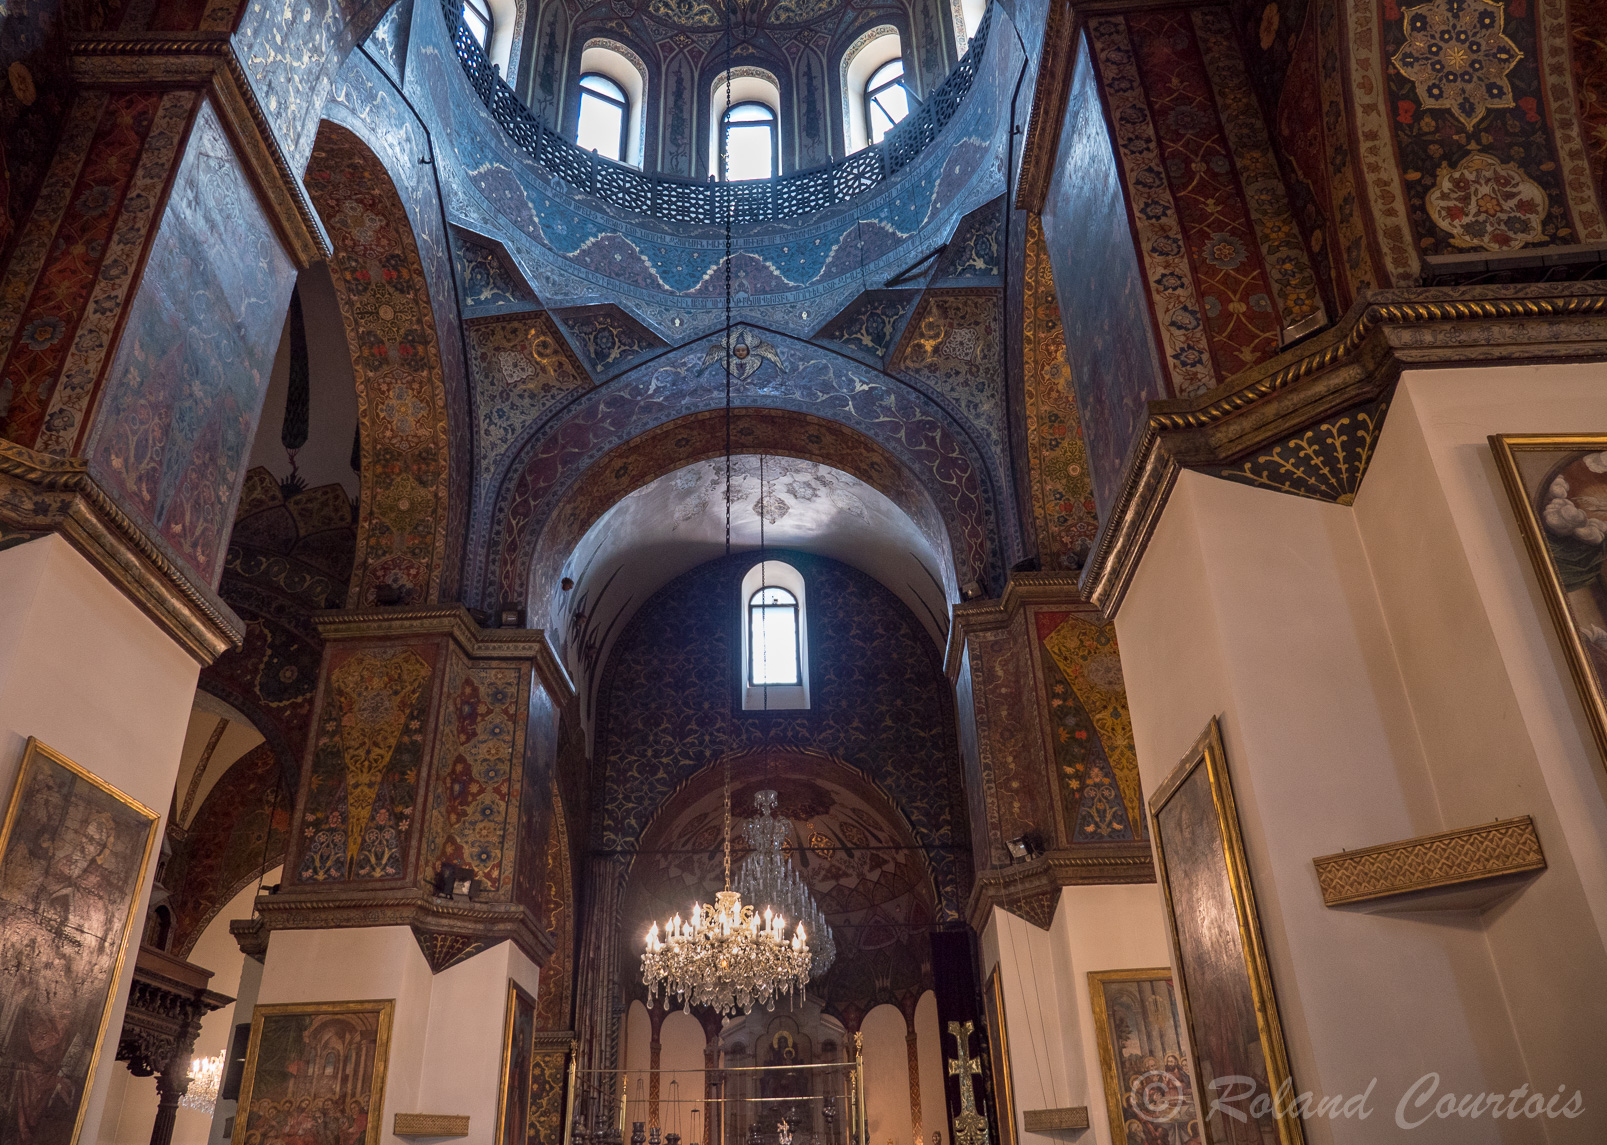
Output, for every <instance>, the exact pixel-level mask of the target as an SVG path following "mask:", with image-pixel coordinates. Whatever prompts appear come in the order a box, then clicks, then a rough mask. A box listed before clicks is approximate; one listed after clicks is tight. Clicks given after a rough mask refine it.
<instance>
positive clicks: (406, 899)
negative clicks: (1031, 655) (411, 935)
mask: <svg viewBox="0 0 1607 1145" xmlns="http://www.w3.org/2000/svg"><path fill="white" fill-rule="evenodd" d="M256 909H257V914H258V916H259V918H260V919H261V931H262V932H265V933H268V934H271V933H272V932H273V931H275V930H341V929H347V928H352V927H368V926H406V927H411V928H412V929H413V931H414V932H415V933H416V934H425V935H430V936H439V937H443V938H457V939H460V940H463V941H464V942H466V943H468V944H470V945H478V946H479V948H480V949H489V948H490V947H492V946H495V945H496V944H497V943H499V942H502V941H503V940H505V939H506V940H510V941H512V942H513V943H514V944H515V945H516V946H518V947H519V949H520V950H522V951H523V952H524V953H525V955H526V956H528V957H529V958H530V959H531V960H532V961H533V962H535V963H536V965H538V966H541V965H545V964H546V962H547V959H548V958H550V957H551V956H552V952H553V950H554V949H555V946H554V939H553V936H552V935H551V934H549V933H548V932H547V931H546V930H545V929H544V928H543V927H542V926H541V925H540V923H539V921H538V920H537V919H536V916H535V914H534V913H533V912H532V911H531V910H530V909H529V908H528V907H524V906H521V905H519V904H518V903H507V902H475V901H473V900H470V899H457V898H453V899H447V898H439V897H437V896H435V895H433V894H431V893H429V892H428V891H422V890H417V889H413V888H404V889H400V890H394V889H393V890H371V889H368V888H366V887H362V886H360V885H356V884H346V885H345V886H344V887H342V888H340V889H339V890H335V889H332V888H330V887H327V886H320V887H317V888H313V889H311V890H298V889H297V888H294V887H287V888H285V889H284V890H282V891H280V892H279V893H278V894H274V895H260V896H258V898H257V901H256ZM252 937H253V939H254V940H255V941H262V940H260V939H257V938H256V935H255V934H253V935H252ZM243 945H244V944H243V943H242V946H243Z"/></svg>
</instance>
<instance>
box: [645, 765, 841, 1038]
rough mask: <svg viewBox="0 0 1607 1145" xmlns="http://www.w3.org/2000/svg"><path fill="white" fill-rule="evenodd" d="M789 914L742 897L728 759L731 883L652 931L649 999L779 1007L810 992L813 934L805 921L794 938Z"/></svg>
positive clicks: (730, 1008) (724, 1007) (731, 1007)
mask: <svg viewBox="0 0 1607 1145" xmlns="http://www.w3.org/2000/svg"><path fill="white" fill-rule="evenodd" d="M786 927H787V922H786V918H785V916H783V915H781V914H778V913H777V912H776V911H774V910H773V909H772V908H771V907H768V906H767V907H765V908H764V914H763V916H762V917H761V916H760V915H759V913H758V912H757V911H756V910H755V909H754V908H753V907H751V906H744V905H743V903H742V895H741V893H740V892H738V891H734V890H732V889H731V763H730V759H729V757H728V758H727V760H726V765H725V889H724V890H723V891H721V892H719V893H718V894H717V895H715V896H714V905H713V906H712V907H711V906H709V905H708V904H706V903H699V904H697V905H695V906H694V907H693V908H692V917H691V918H690V919H683V918H681V916H680V915H676V916H675V917H674V918H672V919H670V920H669V922H667V923H665V924H664V935H663V937H660V935H659V926H658V923H656V922H655V923H654V924H653V928H652V929H651V930H649V931H648V932H647V939H646V945H647V949H646V950H645V951H643V953H642V984H643V985H644V986H646V987H647V1003H648V1005H649V1006H652V1005H653V1004H654V1003H655V1002H657V1000H658V992H659V990H661V989H662V990H663V991H664V996H665V999H666V1000H667V999H668V998H669V996H670V995H672V994H673V995H675V997H676V998H677V999H678V1000H680V1001H682V1002H685V1003H687V1004H688V1006H689V1007H690V1006H691V1005H692V1004H694V1003H695V1004H697V1005H699V1006H708V1007H710V1008H712V1009H713V1010H714V1011H715V1012H717V1013H720V1014H735V1013H736V1012H738V1011H739V1010H740V1011H742V1012H744V1013H745V1012H747V1011H749V1010H751V1009H753V1007H754V1005H755V1004H756V1003H761V1004H763V1005H764V1007H765V1008H766V1009H774V1008H775V1004H776V999H777V998H779V997H781V996H782V995H791V994H792V992H793V991H794V990H797V991H799V992H800V993H802V991H803V988H804V983H806V982H808V981H809V966H810V960H811V958H812V955H811V953H810V949H809V933H808V931H806V930H805V929H804V924H803V923H802V922H800V923H798V925H797V928H796V929H795V930H794V931H793V934H792V937H791V938H788V937H787V933H786Z"/></svg>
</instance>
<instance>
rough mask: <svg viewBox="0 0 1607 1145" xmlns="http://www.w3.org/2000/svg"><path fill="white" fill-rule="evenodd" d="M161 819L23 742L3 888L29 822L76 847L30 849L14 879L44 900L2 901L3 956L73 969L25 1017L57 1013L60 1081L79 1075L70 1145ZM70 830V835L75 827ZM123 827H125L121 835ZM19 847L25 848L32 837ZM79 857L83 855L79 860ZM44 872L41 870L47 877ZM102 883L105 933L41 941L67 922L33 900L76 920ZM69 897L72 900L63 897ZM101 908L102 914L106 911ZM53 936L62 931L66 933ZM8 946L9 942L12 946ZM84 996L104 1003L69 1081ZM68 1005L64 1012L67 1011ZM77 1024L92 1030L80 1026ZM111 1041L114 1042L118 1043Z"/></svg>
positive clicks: (38, 969)
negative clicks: (57, 944)
mask: <svg viewBox="0 0 1607 1145" xmlns="http://www.w3.org/2000/svg"><path fill="white" fill-rule="evenodd" d="M51 768H55V769H59V770H60V772H64V773H65V778H67V779H69V780H70V783H71V787H72V789H73V790H71V791H70V792H67V793H65V794H63V792H62V791H61V787H60V786H57V787H56V788H55V789H54V790H50V789H49V785H50V777H49V776H48V774H47V771H48V769H51ZM80 783H83V784H87V785H88V786H89V789H90V800H84V799H82V798H81V797H80V794H79V792H78V791H77V785H78V784H80ZM91 800H92V801H94V802H98V803H100V804H101V806H100V807H99V808H96V807H94V806H93V805H92V804H91V802H90V801H91ZM35 801H37V805H35ZM24 803H29V804H30V807H29V810H30V812H31V814H30V815H29V816H28V817H27V818H26V819H22V820H21V821H20V822H19V816H20V813H21V811H22V809H23V805H24ZM42 809H49V810H50V811H52V812H53V813H54V814H55V816H56V818H55V819H54V820H53V821H52V820H48V819H44V817H43V816H42V815H41V814H40V813H41V810H42ZM119 810H121V811H123V812H127V813H130V814H129V815H128V816H127V817H126V818H127V821H125V822H121V823H120V822H118V821H116V819H115V818H114V815H115V813H116V812H117V811H119ZM75 811H76V812H77V814H76V815H75V814H74V812H75ZM140 821H143V822H140ZM159 821H160V816H158V815H157V813H156V812H155V811H152V810H151V809H150V808H149V807H147V806H145V804H143V803H141V802H140V801H139V800H137V799H134V798H133V797H131V796H129V795H125V794H124V793H123V792H121V791H119V790H118V789H117V788H115V787H113V786H112V785H111V784H109V783H107V782H106V781H105V780H104V779H101V778H100V777H99V776H97V775H92V774H91V773H90V772H88V771H86V770H84V769H83V768H82V767H79V766H78V765H77V764H76V763H74V762H73V761H72V760H70V759H68V758H67V757H66V756H64V755H62V754H61V753H60V752H58V751H55V750H53V749H52V748H49V747H46V746H45V745H44V744H42V743H40V742H39V740H38V739H36V738H35V737H33V736H29V737H28V742H27V744H26V746H25V747H24V748H23V753H22V763H21V765H20V766H19V767H18V768H17V781H16V783H15V785H14V786H13V787H12V791H11V800H10V802H9V804H8V805H7V807H6V816H5V823H4V825H3V826H0V887H5V886H7V885H13V879H14V878H15V875H14V874H13V873H12V872H11V871H10V870H9V869H8V867H9V863H8V860H9V859H11V857H12V856H11V845H12V843H13V842H17V841H19V832H20V831H21V830H22V829H24V828H27V829H37V828H41V827H44V828H47V829H53V831H54V834H53V836H52V838H51V840H50V842H51V843H56V842H59V841H60V840H61V839H62V838H68V839H73V838H75V837H76V841H77V842H78V843H79V849H78V850H77V851H76V853H74V854H69V853H68V852H67V851H66V850H61V851H58V850H57V849H55V848H54V847H50V848H40V849H33V850H34V853H30V854H29V855H27V856H26V857H25V861H27V862H28V865H29V866H32V867H35V868H37V870H34V871H29V870H24V871H23V872H22V878H20V879H16V883H19V884H26V885H28V886H29V888H30V889H32V890H36V891H38V895H37V896H36V900H37V901H35V902H34V903H28V902H14V901H10V900H6V899H0V955H5V956H6V958H7V961H10V959H11V958H21V959H26V960H27V961H25V962H24V964H25V965H28V966H29V968H30V971H32V973H33V976H34V977H35V979H36V980H37V978H38V977H39V976H42V975H43V974H44V973H45V971H46V970H47V969H55V968H57V967H61V966H65V967H66V969H65V970H64V971H63V973H64V976H68V977H70V978H71V979H72V983H71V985H72V987H73V988H72V989H71V990H69V991H65V992H63V993H61V994H55V995H48V996H45V997H40V998H37V999H35V1000H34V1002H33V1003H32V1004H30V1001H29V999H28V998H26V997H25V998H24V999H23V1005H24V1009H23V1011H22V1012H21V1013H20V1014H19V1015H18V1018H19V1020H24V1021H25V1020H26V1019H27V1016H28V1013H29V1012H30V1010H31V1008H32V1005H37V1006H39V1007H41V1008H42V1012H41V1013H40V1015H39V1016H40V1017H42V1018H44V1019H46V1022H45V1025H47V1026H48V1025H50V1024H52V1020H54V1022H57V1023H60V1024H61V1025H62V1027H63V1029H62V1031H61V1032H60V1033H59V1034H58V1038H57V1040H58V1041H59V1042H60V1048H61V1051H62V1054H61V1059H60V1061H59V1063H58V1068H59V1069H60V1070H61V1072H62V1074H63V1075H64V1076H63V1080H77V1084H78V1086H79V1090H78V1095H77V1109H76V1110H75V1112H74V1114H73V1125H72V1133H71V1135H70V1136H69V1138H68V1140H69V1141H70V1142H72V1143H73V1145H76V1143H77V1141H78V1139H79V1137H80V1135H81V1134H82V1133H83V1129H84V1114H85V1112H86V1110H87V1109H88V1105H89V1095H90V1093H91V1092H93V1089H94V1084H95V1074H96V1071H97V1070H98V1069H99V1067H100V1058H101V1053H102V1051H103V1050H104V1049H105V1048H106V1031H107V1026H108V1025H109V1024H110V1022H111V1016H112V1004H113V1003H114V1002H115V1001H116V998H117V984H118V981H119V979H120V978H121V977H122V974H123V966H124V964H125V962H126V961H127V959H128V944H129V936H130V935H131V934H132V933H133V931H134V915H135V909H134V908H135V907H136V906H138V905H139V901H140V897H141V896H142V895H143V894H144V891H145V879H146V875H147V874H148V872H149V870H150V863H151V851H152V848H153V847H154V845H155V842H156V825H157V823H158V822H159ZM92 828H93V830H92ZM136 829H137V830H140V831H142V832H143V834H144V836H145V838H144V841H143V842H139V841H138V840H137V839H136V838H134V837H133V832H134V831H135V830H136ZM69 831H71V832H73V834H72V835H69V834H68V832H69ZM119 832H121V833H122V834H121V836H119ZM21 846H22V848H24V849H28V848H27V843H26V842H23V843H22V844H21ZM89 847H95V848H97V849H96V850H95V852H94V853H93V854H90V853H89V851H88V850H87V848H89ZM136 849H137V850H138V852H139V862H138V863H137V864H136V865H135V866H134V867H133V869H128V868H127V867H126V866H125V868H124V869H122V870H116V869H114V868H112V867H110V866H108V865H107V864H106V863H104V862H103V861H102V860H104V859H106V858H107V857H108V856H114V857H115V854H116V852H117V851H119V850H121V851H125V852H129V854H128V855H127V856H126V857H127V858H131V857H132V851H133V850H136ZM40 852H42V853H40ZM79 860H82V862H81V863H79V862H78V861H79ZM72 866H78V867H79V868H80V869H78V870H77V871H76V874H75V873H74V872H73V871H70V870H68V869H66V868H67V867H72ZM40 876H44V879H41V878H40ZM51 876H56V877H57V878H59V880H60V882H61V886H60V888H59V891H57V892H56V893H52V887H53V885H54V883H55V881H57V879H53V878H51ZM119 878H120V882H114V883H112V885H105V883H106V880H108V879H111V880H117V879H119ZM97 883H99V884H102V885H101V886H99V887H97V886H96V885H95V884H97ZM96 890H103V891H106V892H109V893H108V894H106V895H102V896H100V897H101V900H102V901H101V904H100V905H102V906H104V907H108V908H110V916H109V917H105V921H106V922H107V923H109V924H110V925H109V926H108V927H107V930H106V933H105V934H101V935H96V934H93V933H91V932H85V931H80V933H83V934H85V937H86V941H85V942H83V943H81V944H80V947H79V950H78V951H77V952H76V953H75V955H74V956H73V958H72V960H70V961H69V959H68V957H67V955H66V954H65V953H64V952H62V951H61V950H59V948H58V950H55V951H52V950H49V949H41V948H40V945H39V944H40V943H48V942H49V940H50V937H51V932H53V931H59V929H60V926H61V925H64V923H58V924H55V925H51V924H50V923H48V922H47V921H45V920H39V921H37V922H35V921H33V917H34V916H35V915H36V914H37V909H36V908H38V907H50V908H52V909H53V910H59V911H62V912H64V913H65V915H66V916H67V917H69V918H76V917H77V915H79V914H83V915H85V916H88V915H90V914H92V913H93V911H92V910H90V909H83V908H81V909H80V910H79V911H76V912H75V911H74V905H75V904H76V903H77V902H78V899H79V897H80V896H83V898H84V899H85V900H86V906H87V907H91V908H92V907H93V906H94V905H95V903H94V898H95V897H96V896H95V892H96ZM46 895H48V896H49V897H48V899H46V898H44V896H46ZM63 899H65V900H66V901H65V903H64V902H63V901H62V900H63ZM118 910H121V912H122V914H123V918H122V922H121V924H118V923H117V921H116V918H115V914H116V912H117V911H118ZM102 913H103V916H104V915H105V912H104V911H103V912H102ZM56 937H58V938H59V934H57V935H56ZM88 939H99V940H100V943H101V946H102V950H101V951H100V952H99V953H100V959H99V961H98V963H97V962H95V961H92V959H94V952H92V951H90V950H89V949H88V948H89V946H90V942H89V941H87V940H88ZM113 944H115V946H116V953H115V954H113V955H112V956H111V958H110V962H109V964H108V962H107V960H106V958H105V955H106V953H107V952H108V948H110V947H111V946H112V945H113ZM8 946H11V947H12V949H10V950H8V949H7V947H8ZM56 954H60V955H61V957H52V955H56ZM47 959H48V960H49V962H50V966H49V967H47V966H45V965H43V964H42V963H43V962H44V961H45V960H47ZM96 991H99V992H100V993H101V1000H100V1001H99V1003H98V1004H97V1003H94V1002H93V998H94V995H95V992H96ZM85 999H89V1000H90V1004H91V1005H92V1006H98V1010H99V1013H98V1015H96V1016H95V1017H94V1026H95V1029H94V1036H93V1045H92V1048H91V1050H90V1054H89V1063H88V1066H87V1067H86V1068H85V1069H84V1072H83V1077H82V1078H81V1079H70V1078H67V1077H66V1076H65V1075H66V1073H67V1071H68V1069H69V1068H70V1067H69V1066H68V1064H67V1063H68V1061H69V1060H70V1059H69V1057H68V1055H69V1054H70V1051H71V1039H70V1038H68V1037H67V1035H71V1034H73V1033H75V1031H74V1030H73V1029H72V1028H71V1027H72V1025H73V1024H75V1023H74V1019H75V1018H76V1019H77V1024H80V1025H81V1024H82V1022H83V1019H84V1018H85V1017H88V1016H89V1015H90V1014H91V1013H93V1011H92V1010H89V1009H88V1008H87V1007H85V1008H80V1006H79V1003H80V1002H81V1001H82V1000H85ZM52 1006H54V1007H55V1009H54V1010H53V1011H52V1010H51V1009H50V1007H52ZM63 1008H65V1009H66V1011H67V1012H66V1013H65V1014H64V1013H63ZM75 1010H77V1011H78V1012H77V1013H76V1014H75V1013H74V1012H73V1011H75ZM77 1032H82V1033H87V1032H88V1031H87V1029H82V1028H81V1029H80V1031H77ZM113 1044H114V1048H115V1041H114V1043H113ZM4 1052H5V1047H4V1046H0V1066H3V1065H4V1064H5V1057H4V1056H3V1055H4ZM36 1052H37V1051H36ZM13 1096H15V1092H14V1091H13ZM4 1104H8V1103H6V1102H4V1101H3V1100H0V1105H4ZM62 1124H63V1125H64V1124H65V1122H63V1123H62ZM10 1128H11V1129H13V1130H15V1129H16V1128H17V1126H16V1124H15V1122H13V1124H12V1125H11V1126H10ZM40 1131H41V1132H42V1133H43V1132H51V1133H53V1132H54V1130H51V1129H49V1127H41V1129H40Z"/></svg>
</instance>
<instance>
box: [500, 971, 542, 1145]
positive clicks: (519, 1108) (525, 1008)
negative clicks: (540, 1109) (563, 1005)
mask: <svg viewBox="0 0 1607 1145" xmlns="http://www.w3.org/2000/svg"><path fill="white" fill-rule="evenodd" d="M535 1033H536V1000H535V999H534V998H533V997H531V996H530V995H529V994H528V993H526V992H525V990H524V988H523V987H521V986H520V985H519V983H517V982H515V981H514V980H513V979H511V978H510V979H508V1007H507V1015H506V1017H504V1018H503V1022H502V1078H501V1080H500V1081H499V1082H498V1083H497V1124H496V1131H495V1135H494V1136H493V1137H492V1138H491V1140H492V1141H493V1142H495V1143H496V1145H524V1142H525V1141H526V1140H527V1139H528V1137H529V1135H530V1080H531V1079H530V1071H531V1068H532V1066H533V1064H534V1061H533V1058H534V1053H535ZM516 1082H517V1083H519V1085H520V1086H522V1093H521V1090H520V1089H518V1088H514V1086H515V1083H516ZM510 1115H513V1117H512V1120H513V1122H514V1125H517V1127H518V1132H517V1135H516V1136H513V1137H512V1138H510V1137H509V1130H510V1129H512V1128H513V1127H514V1125H510V1124H509V1122H510Z"/></svg>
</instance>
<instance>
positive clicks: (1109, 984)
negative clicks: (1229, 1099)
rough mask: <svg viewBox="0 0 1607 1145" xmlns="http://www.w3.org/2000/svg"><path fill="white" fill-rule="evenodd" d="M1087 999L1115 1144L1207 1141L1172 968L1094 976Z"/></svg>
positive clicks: (1104, 972)
mask: <svg viewBox="0 0 1607 1145" xmlns="http://www.w3.org/2000/svg"><path fill="white" fill-rule="evenodd" d="M1088 995H1089V998H1090V1000H1091V1002H1092V1004H1093V1008H1094V1037H1095V1040H1096V1041H1097V1042H1098V1043H1099V1071H1100V1073H1101V1074H1102V1075H1103V1077H1104V1079H1105V1110H1106V1113H1107V1115H1108V1116H1109V1118H1110V1136H1111V1140H1112V1141H1116V1142H1121V1143H1125V1142H1140V1143H1147V1142H1150V1141H1154V1140H1157V1139H1158V1140H1160V1141H1164V1142H1167V1143H1168V1145H1170V1143H1171V1142H1176V1143H1177V1145H1183V1143H1185V1142H1189V1141H1200V1140H1203V1138H1202V1137H1201V1136H1200V1112H1199V1108H1200V1107H1199V1105H1198V1103H1197V1102H1196V1101H1195V1093H1196V1090H1195V1083H1194V1078H1193V1076H1192V1072H1191V1069H1190V1064H1189V1056H1188V1047H1187V1046H1186V1045H1185V1043H1184V1041H1183V1019H1182V1016H1181V1015H1180V1014H1179V1012H1178V1006H1177V992H1176V991H1175V990H1174V989H1173V987H1172V971H1171V969H1170V967H1166V966H1162V967H1158V968H1155V969H1149V970H1094V971H1091V972H1090V973H1089V975H1088Z"/></svg>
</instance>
